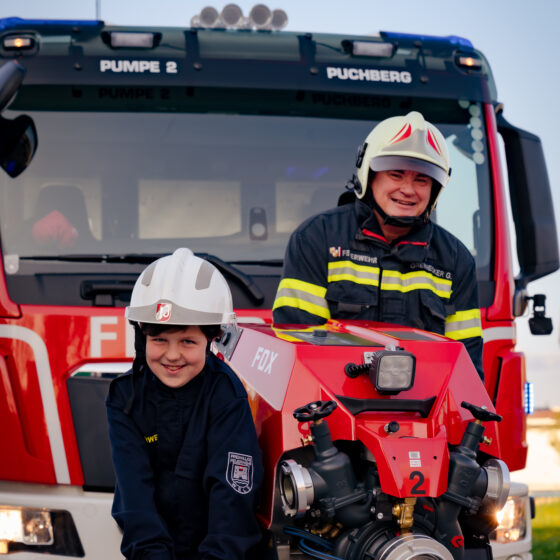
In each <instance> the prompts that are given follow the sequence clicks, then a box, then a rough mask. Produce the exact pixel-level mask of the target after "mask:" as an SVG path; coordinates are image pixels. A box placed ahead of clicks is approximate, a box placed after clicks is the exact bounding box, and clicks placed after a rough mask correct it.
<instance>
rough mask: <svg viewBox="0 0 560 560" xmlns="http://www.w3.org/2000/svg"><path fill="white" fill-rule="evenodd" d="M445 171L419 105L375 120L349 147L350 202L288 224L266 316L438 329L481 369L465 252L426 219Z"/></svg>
mask: <svg viewBox="0 0 560 560" xmlns="http://www.w3.org/2000/svg"><path fill="white" fill-rule="evenodd" d="M450 174H451V169H450V165H449V154H448V151H447V145H446V143H445V138H444V137H443V135H442V134H441V132H440V131H439V130H438V129H437V128H436V127H435V126H433V125H432V124H431V123H429V122H427V121H426V120H425V119H424V117H423V116H422V115H421V114H420V113H418V112H411V113H409V114H408V115H406V116H399V117H391V118H389V119H386V120H384V121H382V122H380V123H379V124H378V125H377V126H376V127H375V128H374V129H373V130H372V131H371V132H370V134H369V135H368V137H367V138H366V140H365V142H364V144H363V145H362V146H361V147H360V150H359V152H358V157H357V161H356V173H355V175H354V176H353V178H352V181H351V183H350V185H351V188H352V189H353V190H354V192H355V195H356V199H355V200H354V201H353V204H344V205H342V206H339V207H338V208H334V209H332V210H328V211H327V212H323V213H321V214H319V215H317V216H314V217H312V218H310V219H308V220H307V221H305V222H304V223H303V224H301V225H300V226H299V227H298V228H297V229H296V231H295V232H294V233H293V234H292V236H291V238H290V242H289V244H288V247H287V250H286V257H285V260H284V273H283V278H282V280H281V282H280V285H279V287H278V293H277V295H276V301H275V302H274V308H273V318H274V322H275V323H276V324H307V325H317V324H322V323H324V322H325V321H327V320H328V319H364V320H370V321H381V322H385V323H394V324H398V325H404V326H411V327H416V328H420V329H424V330H428V331H431V332H435V333H438V334H444V335H446V336H448V337H450V338H453V339H455V340H460V341H462V342H463V343H464V344H465V346H466V348H467V351H468V353H469V355H470V357H471V359H472V361H473V363H474V365H475V367H476V369H477V371H478V373H479V375H480V376H481V378H483V377H484V374H483V370H482V329H481V324H480V310H479V304H478V292H477V284H476V269H475V262H474V259H473V257H472V255H471V254H470V252H469V251H468V249H467V248H466V247H465V246H464V245H463V244H462V243H461V242H460V241H459V240H458V239H457V238H456V237H455V236H453V235H452V234H450V233H449V232H448V231H446V230H444V229H443V228H441V227H440V226H438V225H436V224H434V223H433V222H432V221H431V220H430V214H431V212H432V211H433V210H434V208H435V206H436V203H437V199H438V196H439V195H440V193H441V191H442V189H443V188H444V187H445V186H446V185H447V182H448V180H449V176H450Z"/></svg>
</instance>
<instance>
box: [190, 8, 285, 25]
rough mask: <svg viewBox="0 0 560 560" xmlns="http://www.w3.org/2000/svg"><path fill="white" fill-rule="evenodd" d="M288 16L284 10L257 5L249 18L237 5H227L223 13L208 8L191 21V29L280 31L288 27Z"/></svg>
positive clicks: (252, 9)
mask: <svg viewBox="0 0 560 560" xmlns="http://www.w3.org/2000/svg"><path fill="white" fill-rule="evenodd" d="M287 23H288V16H287V14H286V12H285V11H284V10H271V9H270V8H269V7H268V6H266V5H265V4H256V5H255V6H253V7H252V8H251V11H250V12H249V15H248V16H247V17H244V16H243V11H242V10H241V8H240V7H239V6H238V5H237V4H227V5H226V6H224V8H223V9H222V11H221V12H218V10H217V9H216V8H214V7H213V6H206V7H205V8H203V9H202V10H201V11H200V13H199V14H197V15H195V16H194V17H193V18H192V19H191V27H198V28H203V29H216V28H218V29H257V30H268V31H279V30H280V29H283V28H284V27H286V25H287Z"/></svg>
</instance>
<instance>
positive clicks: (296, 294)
mask: <svg viewBox="0 0 560 560" xmlns="http://www.w3.org/2000/svg"><path fill="white" fill-rule="evenodd" d="M280 298H290V299H297V300H301V301H306V302H308V303H311V304H313V305H317V306H319V307H324V308H327V309H328V305H327V300H326V299H325V298H323V297H321V296H315V295H313V294H310V293H309V292H306V291H304V290H298V289H296V288H282V287H281V288H280V289H279V290H278V293H277V294H276V299H277V300H278V299H280Z"/></svg>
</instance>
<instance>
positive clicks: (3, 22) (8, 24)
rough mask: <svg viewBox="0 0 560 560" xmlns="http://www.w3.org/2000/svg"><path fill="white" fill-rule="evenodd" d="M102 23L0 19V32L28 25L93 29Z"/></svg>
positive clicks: (86, 20) (92, 21) (76, 20)
mask: <svg viewBox="0 0 560 560" xmlns="http://www.w3.org/2000/svg"><path fill="white" fill-rule="evenodd" d="M102 23H103V22H101V21H99V20H96V19H94V20H92V19H22V18H18V17H9V18H0V30H5V29H11V28H12V27H13V28H17V27H21V26H25V25H29V26H32V27H35V26H38V25H46V26H49V27H60V26H62V27H95V26H97V25H101V24H102Z"/></svg>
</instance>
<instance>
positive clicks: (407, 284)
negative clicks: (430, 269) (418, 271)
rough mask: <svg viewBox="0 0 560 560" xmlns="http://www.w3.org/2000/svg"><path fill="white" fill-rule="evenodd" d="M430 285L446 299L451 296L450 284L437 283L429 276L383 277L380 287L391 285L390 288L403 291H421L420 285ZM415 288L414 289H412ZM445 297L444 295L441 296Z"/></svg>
mask: <svg viewBox="0 0 560 560" xmlns="http://www.w3.org/2000/svg"><path fill="white" fill-rule="evenodd" d="M426 284H428V285H430V286H431V287H432V288H433V289H434V290H437V291H438V292H444V294H447V297H449V296H451V283H450V282H449V281H447V282H438V280H437V278H435V277H434V276H432V275H431V274H425V275H421V276H420V275H418V276H411V277H407V276H406V275H404V274H403V275H399V276H388V275H386V274H385V275H384V276H383V280H382V282H381V287H382V288H383V286H384V285H392V286H400V287H402V288H403V289H406V288H409V289H418V290H420V289H422V285H424V286H425V285H426ZM413 286H416V288H413ZM443 297H445V295H443Z"/></svg>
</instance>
